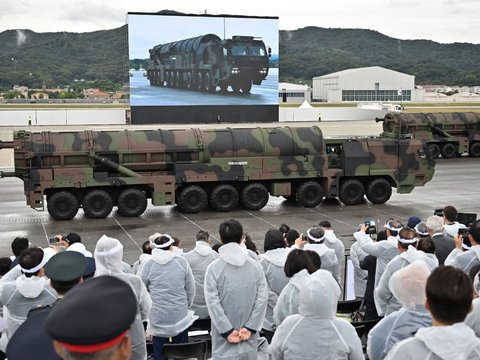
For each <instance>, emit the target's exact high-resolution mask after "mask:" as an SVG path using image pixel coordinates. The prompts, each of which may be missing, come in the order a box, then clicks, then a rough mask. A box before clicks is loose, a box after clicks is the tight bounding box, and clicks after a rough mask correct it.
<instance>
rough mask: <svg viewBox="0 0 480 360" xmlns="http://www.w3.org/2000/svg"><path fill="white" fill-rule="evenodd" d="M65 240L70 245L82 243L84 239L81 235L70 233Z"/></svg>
mask: <svg viewBox="0 0 480 360" xmlns="http://www.w3.org/2000/svg"><path fill="white" fill-rule="evenodd" d="M63 240H65V241H66V242H68V243H69V244H70V245H72V244H75V243H81V242H82V238H81V237H80V235H78V234H77V233H74V232H71V233H68V234H67V236H65V237H64V238H63Z"/></svg>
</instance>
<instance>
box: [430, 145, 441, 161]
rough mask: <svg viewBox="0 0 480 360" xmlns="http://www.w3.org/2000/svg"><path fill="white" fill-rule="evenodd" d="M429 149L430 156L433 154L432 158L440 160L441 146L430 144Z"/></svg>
mask: <svg viewBox="0 0 480 360" xmlns="http://www.w3.org/2000/svg"><path fill="white" fill-rule="evenodd" d="M428 148H429V149H430V154H432V157H433V158H434V159H438V157H439V156H440V146H439V145H438V144H430V145H428Z"/></svg>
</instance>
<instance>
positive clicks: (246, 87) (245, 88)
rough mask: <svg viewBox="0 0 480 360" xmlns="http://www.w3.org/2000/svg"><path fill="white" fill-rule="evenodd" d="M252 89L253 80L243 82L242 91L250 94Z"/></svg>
mask: <svg viewBox="0 0 480 360" xmlns="http://www.w3.org/2000/svg"><path fill="white" fill-rule="evenodd" d="M250 90H252V81H251V80H250V81H248V82H246V83H244V84H242V92H243V93H244V94H250Z"/></svg>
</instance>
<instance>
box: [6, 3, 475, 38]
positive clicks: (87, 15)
mask: <svg viewBox="0 0 480 360" xmlns="http://www.w3.org/2000/svg"><path fill="white" fill-rule="evenodd" d="M165 9H169V10H176V11H180V12H186V13H192V14H201V13H205V12H206V13H208V14H212V15H219V14H231V15H253V16H278V17H279V29H280V30H295V29H298V28H303V27H306V26H318V27H326V28H359V29H371V30H376V31H379V32H381V33H382V34H385V35H387V36H390V37H393V38H398V39H403V40H407V39H427V40H433V41H437V42H440V43H453V42H469V43H474V44H480V26H479V24H478V19H480V0H362V1H359V0H335V1H319V0H297V1H292V2H289V1H284V2H279V1H272V0H267V1H258V0H242V1H236V2H233V1H219V0H202V1H198V0H195V1H194V0H183V1H176V2H168V3H167V2H165V1H158V0H115V1H111V0H95V1H94V0H68V1H65V0H48V1H38V0H1V1H0V32H1V31H4V30H10V29H30V30H33V31H36V32H58V31H69V32H89V31H95V30H102V29H112V28H116V27H119V26H121V25H123V24H125V23H126V22H127V15H126V14H127V12H157V11H160V10H165Z"/></svg>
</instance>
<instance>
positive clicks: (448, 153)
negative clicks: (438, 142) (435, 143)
mask: <svg viewBox="0 0 480 360" xmlns="http://www.w3.org/2000/svg"><path fill="white" fill-rule="evenodd" d="M455 156H457V149H456V147H455V145H454V144H452V143H446V144H444V145H443V146H442V157H443V158H444V159H451V158H453V157H455Z"/></svg>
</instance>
